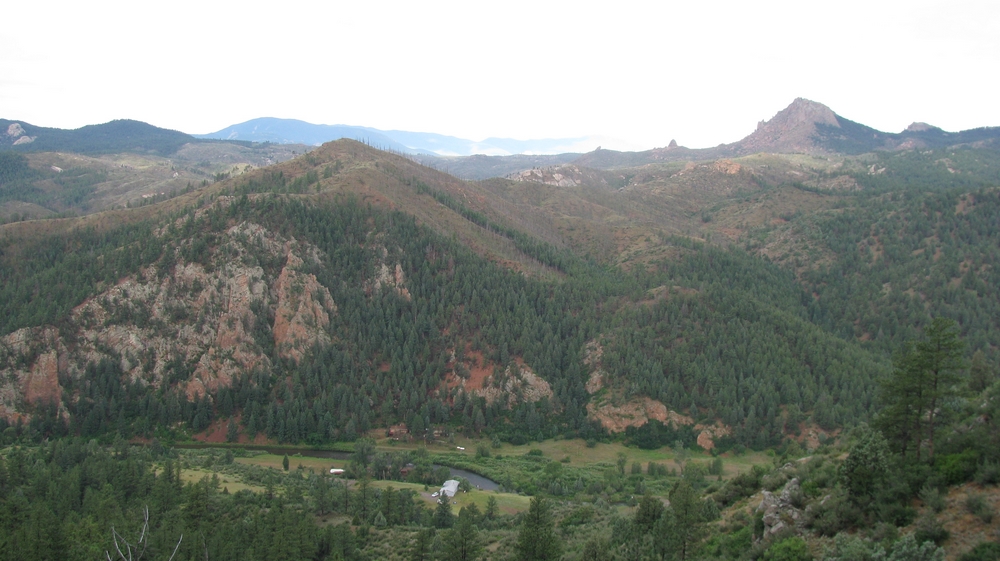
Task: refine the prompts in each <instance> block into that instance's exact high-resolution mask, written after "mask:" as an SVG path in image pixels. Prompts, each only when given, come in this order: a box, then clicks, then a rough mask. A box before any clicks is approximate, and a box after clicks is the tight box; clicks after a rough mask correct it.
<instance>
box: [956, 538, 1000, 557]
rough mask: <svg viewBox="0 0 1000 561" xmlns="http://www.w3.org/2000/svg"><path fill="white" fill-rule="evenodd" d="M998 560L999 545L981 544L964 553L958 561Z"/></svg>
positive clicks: (999, 553)
mask: <svg viewBox="0 0 1000 561" xmlns="http://www.w3.org/2000/svg"><path fill="white" fill-rule="evenodd" d="M998 560H1000V543H991V542H983V543H981V544H979V545H977V546H976V547H974V548H972V550H970V551H967V552H965V553H964V554H962V556H961V557H959V558H958V561H998Z"/></svg>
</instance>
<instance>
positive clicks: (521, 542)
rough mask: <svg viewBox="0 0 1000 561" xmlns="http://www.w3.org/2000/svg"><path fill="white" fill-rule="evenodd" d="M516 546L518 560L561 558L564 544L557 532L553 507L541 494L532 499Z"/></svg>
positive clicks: (539, 560)
mask: <svg viewBox="0 0 1000 561" xmlns="http://www.w3.org/2000/svg"><path fill="white" fill-rule="evenodd" d="M515 547H516V550H517V557H516V559H517V560H518V561H548V560H552V559H559V556H560V555H561V553H562V544H561V543H560V541H559V537H558V536H557V535H556V533H555V523H554V520H553V517H552V509H551V507H550V506H549V504H548V502H547V501H546V500H545V499H543V498H541V497H539V496H535V497H533V498H532V499H531V504H530V506H529V507H528V514H527V515H525V517H524V522H523V523H522V525H521V531H520V533H519V534H518V536H517V545H516V546H515Z"/></svg>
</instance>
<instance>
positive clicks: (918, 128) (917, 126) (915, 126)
mask: <svg viewBox="0 0 1000 561" xmlns="http://www.w3.org/2000/svg"><path fill="white" fill-rule="evenodd" d="M931 130H941V129H939V128H938V127H935V126H934V125H928V124H927V123H920V122H915V123H910V126H908V127H906V132H924V131H931Z"/></svg>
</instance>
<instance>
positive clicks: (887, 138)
mask: <svg viewBox="0 0 1000 561" xmlns="http://www.w3.org/2000/svg"><path fill="white" fill-rule="evenodd" d="M194 136H195V137H197V138H212V139H223V140H250V141H254V142H265V141H266V142H276V143H297V144H309V145H319V144H322V143H324V142H329V141H331V140H337V139H340V138H350V139H353V140H362V141H365V142H367V143H368V144H370V145H373V146H377V147H381V148H386V149H391V150H395V151H397V152H403V153H407V154H418V155H424V156H438V157H442V156H443V157H449V156H472V155H485V156H510V155H553V154H567V153H580V154H583V153H587V152H592V151H594V149H595V148H598V147H599V146H601V145H602V138H600V137H594V136H588V137H580V138H557V139H543V140H514V139H509V138H487V139H486V140H483V141H481V142H476V141H472V140H467V139H463V138H456V137H454V136H445V135H441V134H435V133H424V132H408V131H399V130H389V131H384V130H379V129H373V128H370V127H354V126H347V125H314V124H312V123H307V122H305V121H297V120H294V119H275V118H261V119H253V120H250V121H247V122H245V123H240V124H238V125H232V126H230V127H227V128H225V129H222V130H220V131H218V132H214V133H210V134H204V135H194ZM997 138H1000V128H998V127H984V128H978V129H972V130H967V131H961V132H957V133H954V132H947V131H944V130H942V129H940V128H938V127H935V126H932V125H928V124H926V123H914V124H912V125H910V126H909V127H907V129H906V130H904V131H902V132H900V133H886V132H882V131H878V130H876V129H873V128H871V127H868V126H865V125H862V124H860V123H856V122H854V121H851V120H850V119H847V118H844V117H842V116H840V115H837V114H836V113H834V112H833V110H831V109H830V108H829V107H827V106H825V105H823V104H821V103H817V102H815V101H810V100H808V99H803V98H798V99H796V100H795V101H793V102H792V103H791V105H789V106H788V107H786V108H785V109H783V110H782V111H780V112H778V114H777V115H775V116H774V117H773V118H772V119H770V120H768V121H761V122H760V124H759V125H758V127H757V130H755V131H754V132H753V133H751V134H750V135H748V136H747V137H745V138H743V139H742V140H740V141H738V142H734V143H731V144H720V145H719V146H717V147H714V148H703V149H688V148H684V147H682V146H678V145H677V144H676V143H675V142H671V143H670V145H669V146H667V147H664V148H655V149H653V150H645V151H638V152H619V151H615V150H602V151H601V154H600V155H596V154H595V158H594V159H595V163H596V161H608V162H611V161H617V160H623V161H622V162H621V163H627V164H629V165H631V164H634V163H636V161H653V160H676V159H700V158H717V157H725V156H740V155H745V154H752V153H757V152H779V153H788V152H792V153H838V154H849V155H854V154H862V153H865V152H871V151H873V150H899V149H908V148H939V147H943V146H952V145H956V144H971V143H976V142H995V141H996V139H997ZM603 140H608V139H603ZM605 144H606V143H605ZM616 154H620V155H622V156H616ZM598 167H601V166H598Z"/></svg>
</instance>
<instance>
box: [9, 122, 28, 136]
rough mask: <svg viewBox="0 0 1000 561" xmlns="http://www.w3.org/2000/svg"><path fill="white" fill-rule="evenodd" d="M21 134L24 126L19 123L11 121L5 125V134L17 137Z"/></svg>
mask: <svg viewBox="0 0 1000 561" xmlns="http://www.w3.org/2000/svg"><path fill="white" fill-rule="evenodd" d="M22 134H24V127H22V126H21V123H11V124H10V125H8V126H7V136H10V137H18V136H21V135H22Z"/></svg>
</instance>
